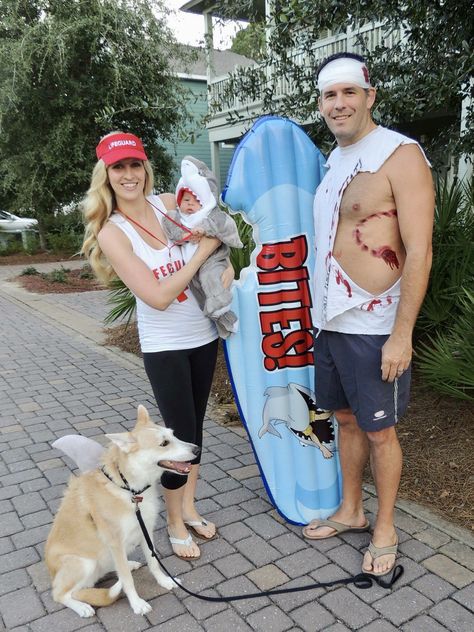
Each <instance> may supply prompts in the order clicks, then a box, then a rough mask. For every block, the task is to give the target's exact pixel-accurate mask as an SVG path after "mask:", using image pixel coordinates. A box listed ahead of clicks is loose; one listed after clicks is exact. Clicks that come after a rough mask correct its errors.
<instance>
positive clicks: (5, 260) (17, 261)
mask: <svg viewBox="0 0 474 632" xmlns="http://www.w3.org/2000/svg"><path fill="white" fill-rule="evenodd" d="M68 260H74V261H77V260H80V258H79V257H78V256H77V255H74V254H71V253H70V252H64V253H53V252H38V253H37V254H35V255H29V254H26V253H25V252H18V253H16V254H13V255H0V266H15V265H22V264H23V265H24V266H25V267H27V266H32V265H34V264H35V263H50V262H55V261H68Z"/></svg>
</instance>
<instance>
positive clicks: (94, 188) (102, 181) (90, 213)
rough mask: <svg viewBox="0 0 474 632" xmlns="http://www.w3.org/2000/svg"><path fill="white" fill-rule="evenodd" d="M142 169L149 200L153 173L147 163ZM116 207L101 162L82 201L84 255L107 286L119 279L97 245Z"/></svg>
mask: <svg viewBox="0 0 474 632" xmlns="http://www.w3.org/2000/svg"><path fill="white" fill-rule="evenodd" d="M115 133H117V132H111V134H115ZM107 136H110V134H107ZM103 138H105V136H104V137H103ZM101 140H102V139H101ZM143 166H144V168H145V187H144V190H143V193H144V194H145V196H148V195H150V193H151V192H152V191H153V185H154V176H153V169H152V166H151V164H150V162H149V161H148V160H144V161H143ZM115 205H116V202H115V195H114V192H113V189H112V187H111V186H110V184H109V178H108V175H107V167H106V166H105V163H104V162H103V161H102V160H99V161H98V162H97V164H96V165H95V167H94V170H93V171H92V178H91V183H90V186H89V190H88V191H87V193H86V196H85V198H84V199H83V201H82V212H83V214H84V220H85V233H84V240H83V243H82V248H81V253H82V254H83V255H84V256H85V257H87V259H88V261H89V263H90V265H91V267H92V269H93V271H94V274H95V275H96V277H97V278H98V279H99V281H101V282H102V283H104V284H105V285H108V284H109V283H110V282H111V281H112V279H114V278H116V276H117V275H116V274H115V272H114V269H113V268H112V266H111V265H110V263H109V262H108V261H107V259H106V258H105V256H104V253H103V252H102V250H101V248H100V246H99V242H98V241H97V235H98V234H99V233H100V231H101V230H102V227H103V226H104V225H105V224H106V222H107V221H108V219H109V217H110V216H111V214H112V213H113V211H114V209H115Z"/></svg>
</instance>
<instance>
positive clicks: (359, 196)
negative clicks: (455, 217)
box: [303, 53, 434, 575]
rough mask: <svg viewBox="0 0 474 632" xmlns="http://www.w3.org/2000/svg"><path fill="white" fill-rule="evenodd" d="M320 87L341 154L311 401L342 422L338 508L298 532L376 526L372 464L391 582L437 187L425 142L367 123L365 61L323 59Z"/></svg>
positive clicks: (325, 533) (334, 168)
mask: <svg viewBox="0 0 474 632" xmlns="http://www.w3.org/2000/svg"><path fill="white" fill-rule="evenodd" d="M318 88H319V91H320V98H319V111H320V112H321V114H322V116H323V118H324V120H325V122H326V124H327V125H328V127H329V129H330V130H331V132H332V133H333V134H334V136H335V138H336V141H337V144H338V146H337V148H336V149H335V150H334V151H333V152H332V153H331V155H330V156H329V159H328V163H327V167H328V168H329V170H328V172H327V174H326V175H325V177H324V179H323V180H322V182H321V184H320V186H319V188H318V190H317V193H316V196H315V202H314V219H315V235H316V267H315V313H314V322H315V326H316V328H317V334H318V335H317V337H316V339H315V367H316V400H317V405H318V407H320V408H324V409H327V410H333V411H334V412H335V416H336V418H337V420H338V423H339V448H340V459H341V468H342V475H343V500H342V504H341V506H340V507H339V509H338V510H337V511H336V513H335V514H334V515H333V516H331V519H330V520H314V521H312V522H311V523H310V524H309V525H307V526H306V527H305V528H304V529H303V534H304V536H305V537H307V538H309V539H323V538H328V537H332V536H334V535H337V534H338V533H342V532H343V531H366V530H368V529H369V523H368V521H367V519H366V517H365V515H364V511H363V506H362V471H363V469H364V466H365V464H366V462H367V459H368V458H369V457H370V463H371V467H372V472H373V475H374V480H375V486H376V490H377V496H378V513H377V519H376V523H375V526H374V531H373V537H372V542H371V543H370V545H369V550H368V551H367V552H366V553H365V556H364V560H363V564H362V569H363V571H364V572H368V573H372V574H375V575H385V574H387V573H389V572H390V571H391V570H392V568H393V566H394V565H395V559H396V553H397V544H398V539H397V534H396V531H395V527H394V506H395V499H396V495H397V491H398V486H399V482H400V474H401V467H402V454H401V449H400V444H399V442H398V438H397V434H396V431H395V424H396V422H397V421H398V417H399V416H400V415H402V414H403V412H404V410H405V408H406V406H407V403H408V397H409V388H410V364H411V357H412V333H413V328H414V325H415V320H416V317H417V314H418V311H419V309H420V306H421V303H422V301H423V297H424V295H425V292H426V286H427V283H428V276H429V271H430V267H431V233H432V226H433V210H434V192H433V182H432V178H431V173H430V169H429V163H428V162H427V160H426V158H425V156H424V153H423V151H422V150H421V148H420V146H419V145H418V144H417V143H416V142H415V141H413V140H411V139H409V138H407V137H406V136H402V135H401V134H398V133H396V132H392V131H390V130H388V129H385V128H383V127H380V126H377V125H376V123H374V121H373V120H372V116H371V108H372V106H373V105H374V102H375V88H373V87H372V86H371V84H370V80H369V73H368V71H367V68H366V65H365V61H364V59H363V58H362V57H359V56H357V55H351V54H348V53H343V54H338V55H333V56H332V57H330V58H328V59H327V60H326V61H325V62H324V63H323V64H322V65H321V66H320V68H319V71H318Z"/></svg>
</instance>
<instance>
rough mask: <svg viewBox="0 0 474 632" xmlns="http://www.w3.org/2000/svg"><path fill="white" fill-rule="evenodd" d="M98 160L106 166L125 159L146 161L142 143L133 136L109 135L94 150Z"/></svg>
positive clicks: (122, 134)
mask: <svg viewBox="0 0 474 632" xmlns="http://www.w3.org/2000/svg"><path fill="white" fill-rule="evenodd" d="M95 153H96V154H97V158H98V159H99V160H103V161H104V162H105V164H106V165H107V166H109V165H113V164H114V162H118V161H119V160H124V159H125V158H138V159H139V160H148V158H147V155H146V153H145V149H144V148H143V144H142V141H141V140H140V139H139V138H138V136H135V135H134V134H124V133H122V132H119V133H117V134H110V135H109V136H106V137H105V138H103V139H102V140H101V141H100V143H99V144H98V145H97V147H96V148H95Z"/></svg>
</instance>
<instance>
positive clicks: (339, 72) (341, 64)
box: [318, 57, 371, 94]
mask: <svg viewBox="0 0 474 632" xmlns="http://www.w3.org/2000/svg"><path fill="white" fill-rule="evenodd" d="M337 83H349V84H351V85H355V86H359V87H361V88H364V89H367V88H370V87H371V85H370V79H369V71H368V70H367V66H366V65H365V63H364V62H363V61H360V60H358V59H353V58H352V57H338V58H337V59H333V60H332V61H330V62H328V63H327V64H326V65H325V66H323V67H322V68H321V70H320V72H319V74H318V90H319V91H320V92H321V94H322V93H323V92H324V90H327V89H328V88H330V87H331V86H333V85H335V84H337Z"/></svg>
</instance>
